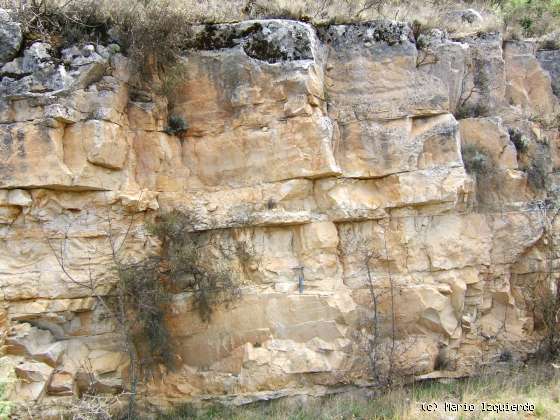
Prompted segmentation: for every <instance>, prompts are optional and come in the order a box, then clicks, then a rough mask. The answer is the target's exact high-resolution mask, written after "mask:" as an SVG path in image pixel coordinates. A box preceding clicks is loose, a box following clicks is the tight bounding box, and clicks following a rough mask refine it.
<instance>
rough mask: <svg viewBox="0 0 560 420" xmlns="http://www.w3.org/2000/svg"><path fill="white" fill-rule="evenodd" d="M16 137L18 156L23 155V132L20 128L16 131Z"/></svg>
mask: <svg viewBox="0 0 560 420" xmlns="http://www.w3.org/2000/svg"><path fill="white" fill-rule="evenodd" d="M16 137H17V154H18V156H20V157H22V158H23V157H25V133H24V132H23V130H22V129H18V130H17V133H16Z"/></svg>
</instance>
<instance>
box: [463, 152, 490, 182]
mask: <svg viewBox="0 0 560 420" xmlns="http://www.w3.org/2000/svg"><path fill="white" fill-rule="evenodd" d="M462 156H463V163H464V165H465V169H466V171H467V172H468V173H469V174H472V175H476V176H479V175H490V174H492V173H493V171H494V165H493V162H492V159H491V158H490V156H489V155H488V153H487V152H486V151H485V150H484V149H482V148H480V147H478V146H475V145H473V144H467V145H465V146H463V148H462Z"/></svg>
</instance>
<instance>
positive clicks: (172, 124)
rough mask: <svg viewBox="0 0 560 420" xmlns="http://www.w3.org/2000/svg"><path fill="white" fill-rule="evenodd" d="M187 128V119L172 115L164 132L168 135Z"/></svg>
mask: <svg viewBox="0 0 560 420" xmlns="http://www.w3.org/2000/svg"><path fill="white" fill-rule="evenodd" d="M188 129H189V125H188V124H187V121H185V119H184V118H183V117H181V116H179V115H172V116H171V117H169V120H168V121H167V127H166V128H165V132H166V133H167V134H170V135H180V134H183V133H185V132H186V131H187V130H188Z"/></svg>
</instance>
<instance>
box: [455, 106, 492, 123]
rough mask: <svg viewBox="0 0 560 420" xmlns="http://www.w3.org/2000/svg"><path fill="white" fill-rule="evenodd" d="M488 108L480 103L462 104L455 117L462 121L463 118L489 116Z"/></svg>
mask: <svg viewBox="0 0 560 420" xmlns="http://www.w3.org/2000/svg"><path fill="white" fill-rule="evenodd" d="M488 113H489V110H488V107H487V106H486V105H484V104H482V103H480V102H477V103H476V104H474V105H470V104H462V105H461V106H459V107H458V108H457V109H456V110H455V112H454V113H453V115H454V116H455V118H456V119H458V120H461V119H463V118H478V117H484V116H486V115H488Z"/></svg>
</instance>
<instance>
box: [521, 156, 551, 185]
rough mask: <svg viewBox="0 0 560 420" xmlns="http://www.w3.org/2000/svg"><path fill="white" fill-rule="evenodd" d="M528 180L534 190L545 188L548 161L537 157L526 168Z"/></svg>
mask: <svg viewBox="0 0 560 420" xmlns="http://www.w3.org/2000/svg"><path fill="white" fill-rule="evenodd" d="M526 172H527V182H528V184H529V186H530V187H531V188H532V189H533V191H540V190H544V189H545V187H546V175H547V170H546V162H545V161H544V159H542V158H541V159H535V160H534V161H533V162H532V163H531V166H529V167H528V168H527V169H526Z"/></svg>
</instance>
